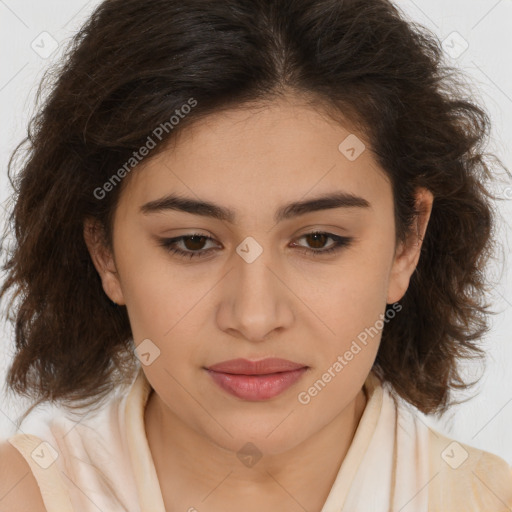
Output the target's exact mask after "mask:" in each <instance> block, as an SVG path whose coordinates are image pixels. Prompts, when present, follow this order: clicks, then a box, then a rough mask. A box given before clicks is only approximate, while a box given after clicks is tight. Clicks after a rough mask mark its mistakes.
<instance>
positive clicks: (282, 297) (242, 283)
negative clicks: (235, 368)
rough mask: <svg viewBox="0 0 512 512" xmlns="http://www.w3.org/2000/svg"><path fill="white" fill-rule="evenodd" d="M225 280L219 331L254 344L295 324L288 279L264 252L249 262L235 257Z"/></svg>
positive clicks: (267, 253) (219, 316)
mask: <svg viewBox="0 0 512 512" xmlns="http://www.w3.org/2000/svg"><path fill="white" fill-rule="evenodd" d="M233 260H234V261H233V264H234V268H233V269H232V270H231V272H229V273H228V275H227V276H226V280H225V282H224V283H223V288H222V294H223V295H222V300H221V304H220V307H219V310H218V314H217V323H218V326H219V328H220V329H222V330H224V331H225V332H228V333H230V334H231V335H234V336H237V337H239V338H245V339H247V340H249V341H251V342H259V341H264V340H265V339H267V338H268V337H269V336H270V335H271V334H272V332H273V331H276V332H280V331H283V330H285V329H287V328H289V327H290V326H291V325H292V323H293V320H294V312H293V298H292V297H293V293H292V292H291V291H290V289H289V288H288V287H287V286H286V276H285V275H284V271H283V270H281V269H280V267H279V265H278V264H277V263H276V262H275V261H274V262H272V261H271V258H270V251H263V252H262V253H261V254H260V255H259V256H258V257H257V258H256V259H255V260H254V261H252V262H248V261H246V260H244V259H243V257H240V256H238V254H237V255H235V257H234V258H233Z"/></svg>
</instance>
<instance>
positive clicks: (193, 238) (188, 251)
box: [160, 233, 214, 259]
mask: <svg viewBox="0 0 512 512" xmlns="http://www.w3.org/2000/svg"><path fill="white" fill-rule="evenodd" d="M213 240H214V239H213V238H212V237H210V236H206V235H201V234H199V233H193V234H190V235H183V236H178V237H176V238H164V239H162V240H161V242H160V244H161V245H162V246H163V247H165V248H166V249H167V250H168V251H169V252H170V253H171V254H177V255H178V256H183V257H188V258H190V259H191V258H197V257H199V258H201V257H204V256H206V255H208V254H210V253H211V252H212V248H210V249H207V250H203V248H204V243H205V242H208V241H213ZM179 243H181V244H183V246H184V248H185V249H180V248H178V247H177V244H179Z"/></svg>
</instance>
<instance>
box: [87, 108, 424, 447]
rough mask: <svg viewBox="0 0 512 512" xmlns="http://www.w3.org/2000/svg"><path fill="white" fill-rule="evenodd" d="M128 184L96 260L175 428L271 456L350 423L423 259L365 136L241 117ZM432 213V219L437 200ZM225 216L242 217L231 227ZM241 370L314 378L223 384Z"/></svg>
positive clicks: (316, 121) (282, 117)
mask: <svg viewBox="0 0 512 512" xmlns="http://www.w3.org/2000/svg"><path fill="white" fill-rule="evenodd" d="M347 137H349V138H348V139H347ZM126 179H127V180H128V181H127V182H126V183H125V185H126V188H125V189H124V190H123V193H122V195H121V198H120V202H119V205H118V209H117V211H116V214H115V219H114V236H113V249H114V250H113V258H112V259H109V258H108V257H107V258H106V259H104V260H101V259H98V258H97V257H95V256H94V249H92V254H93V259H95V264H96V266H97V268H98V270H99V272H100V274H101V276H102V280H103V286H104V289H105V291H106V293H107V294H108V295H109V296H110V298H111V299H112V300H114V301H115V302H117V303H118V304H125V305H126V308H127V311H128V315H129V319H130V323H131V327H132V332H133V338H134V341H135V344H136V345H139V344H141V343H143V344H142V345H140V354H139V355H140V357H141V362H142V363H143V369H144V372H145V374H146V376H147V378H148V380H149V382H150V383H151V385H152V387H153V388H154V390H155V392H156V394H157V396H158V398H159V399H160V400H161V401H162V403H164V404H165V406H167V407H168V409H169V411H170V412H171V414H172V415H173V416H174V417H175V418H177V419H179V421H180V422H183V424H185V425H186V426H188V427H190V428H191V429H193V430H194V431H195V432H196V433H199V434H200V435H202V436H204V437H206V438H208V439H209V440H212V441H213V442H215V443H216V444H217V445H220V446H223V447H225V448H228V449H233V450H237V449H239V448H240V446H242V445H243V444H244V443H245V442H248V441H251V442H252V443H253V444H255V445H256V446H257V447H258V448H259V449H260V450H261V451H263V452H267V453H279V452H281V451H285V450H287V449H290V448H292V447H293V446H296V445H298V444H299V443H301V442H302V441H304V440H305V439H307V438H309V437H310V436H312V435H314V434H315V433H317V432H319V431H320V430H321V429H322V428H323V427H324V426H325V425H327V424H328V423H329V422H331V421H332V420H333V419H335V418H336V417H338V416H339V415H341V414H343V412H344V411H346V410H347V408H348V407H349V406H350V404H352V403H353V402H354V401H355V399H356V397H357V396H358V394H360V390H361V387H362V385H363V383H364V381H365V379H366V377H367V375H368V373H369V371H370V369H371V367H372V364H373V362H374V359H375V357H376V354H377V349H378V347H379V342H380V337H381V330H382V326H383V325H384V324H385V323H387V322H388V321H391V322H392V321H393V320H392V319H388V318H387V317H384V313H385V308H386V304H387V303H390V304H391V303H394V302H396V301H398V300H400V298H401V297H402V296H403V295H404V293H405V291H406V289H407V286H408V283H409V277H410V275H411V274H412V272H413V270H414V267H415V265H416V263H417V260H418V257H419V250H420V246H419V245H416V244H415V242H414V241H413V242H412V243H411V244H410V245H399V246H397V247H396V252H395V226H394V216H393V197H392V189H391V184H390V182H389V181H388V179H387V178H386V176H385V174H384V172H383V171H382V170H381V169H380V168H379V166H378V165H377V164H376V162H375V161H374V159H373V157H372V154H371V153H370V150H369V149H368V148H366V149H364V147H363V146H362V142H361V141H360V140H358V139H357V138H356V136H355V135H354V134H353V133H352V132H351V130H350V128H349V127H342V126H340V125H339V124H335V123H334V122H332V121H328V120H326V119H325V118H324V117H322V116H321V115H320V114H319V113H317V112H316V111H314V110H312V109H310V108H308V107H306V106H303V105H302V104H301V103H299V102H297V101H292V100H287V101H284V100H281V101H279V102H275V103H273V104H272V105H271V106H268V107H266V108H263V109H262V108H260V109H254V110H231V111H229V112H226V113H222V114H215V115H213V116H211V117H209V118H207V119H205V120H203V121H200V122H199V123H197V124H195V125H193V126H191V127H189V128H187V129H186V130H184V131H183V132H182V133H181V134H180V136H179V138H178V139H177V140H176V143H175V145H173V146H172V147H171V146H169V148H168V149H167V150H166V151H165V152H163V153H161V154H160V155H159V156H158V157H156V158H154V159H152V160H148V161H147V162H142V163H141V164H139V167H138V168H137V169H136V170H134V171H133V174H132V175H130V176H129V178H126ZM171 195H173V196H177V197H179V198H180V199H181V200H182V201H184V200H186V201H187V203H186V204H185V206H186V208H185V207H183V208H180V207H179V206H176V205H177V203H176V202H174V203H173V202H172V201H171V200H167V199H169V197H170V196H171ZM344 195H346V196H347V197H348V196H350V197H357V198H359V199H352V200H345V202H344V201H343V196H344ZM334 196H336V197H334ZM327 197H329V199H323V200H322V198H327ZM333 197H334V199H333ZM418 197H419V199H420V200H424V201H426V204H427V205H428V206H430V203H429V201H431V196H430V195H429V194H428V193H426V192H425V193H424V194H423V195H419V196H418ZM322 201H324V202H322ZM202 203H208V204H215V205H216V206H215V207H208V206H206V205H202ZM173 204H174V207H173ZM292 204H294V206H290V205H292ZM301 205H302V206H301ZM182 206H183V205H182ZM192 210H193V211H192ZM225 210H226V211H227V210H229V212H231V215H232V217H229V218H227V217H226V218H222V219H221V218H220V213H219V212H221V211H222V212H224V211H225ZM427 221H428V213H427V215H426V216H425V218H424V219H423V220H421V219H420V224H419V225H418V230H419V232H420V233H422V232H424V229H425V226H426V222H427ZM314 232H318V233H322V234H321V235H316V236H315V235H311V233H314ZM192 235H196V238H188V239H181V240H179V237H185V236H188V237H191V236H192ZM203 237H205V238H203ZM206 237H210V238H211V240H210V239H208V238H206ZM331 237H332V238H331ZM171 238H173V239H174V238H176V239H178V240H177V241H175V242H174V244H172V242H169V239H171ZM338 242H340V245H339V247H337V248H336V249H335V250H334V251H332V252H327V249H331V248H335V247H336V246H337V245H338ZM166 243H167V244H171V245H168V246H166ZM89 245H90V244H89ZM90 247H91V245H90ZM172 249H177V250H181V251H185V252H186V254H184V255H180V254H176V253H172V252H171V250H172ZM322 251H325V252H324V254H322ZM191 255H193V257H191ZM396 315H400V312H399V307H398V308H397V310H396ZM383 320H385V321H383ZM237 358H243V359H247V360H252V361H254V360H262V359H265V358H281V359H285V360H289V361H292V362H294V363H298V364H299V366H300V367H305V368H306V369H305V370H299V371H296V372H293V373H286V374H281V377H283V378H282V379H281V380H279V377H275V376H274V377H269V376H268V375H267V377H262V376H260V377H257V376H253V377H230V376H229V375H225V374H222V372H221V373H219V374H214V373H211V372H210V371H209V370H208V368H209V367H211V366H212V365H215V364H217V363H220V362H223V361H227V360H232V359H237ZM260 370H262V369H261V368H260ZM262 371H264V370H262ZM267 373H268V372H267ZM215 375H216V377H217V378H213V377H214V376H215ZM285 377H286V378H285ZM292 377H295V378H292ZM257 379H260V380H257ZM287 379H289V380H287ZM283 380H286V381H287V382H288V387H286V386H285V385H283V384H282V382H283ZM276 381H279V382H276ZM218 382H223V383H224V384H225V385H226V386H228V387H230V386H231V391H229V390H227V389H226V388H224V387H222V386H221V385H219V383H218ZM315 383H316V384H315ZM233 389H234V391H233Z"/></svg>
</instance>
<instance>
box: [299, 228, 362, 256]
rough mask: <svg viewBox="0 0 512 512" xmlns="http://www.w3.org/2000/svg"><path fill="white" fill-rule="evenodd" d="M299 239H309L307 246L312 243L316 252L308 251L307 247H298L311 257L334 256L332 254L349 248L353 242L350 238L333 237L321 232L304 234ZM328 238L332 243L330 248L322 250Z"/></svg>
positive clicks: (330, 234) (313, 250)
mask: <svg viewBox="0 0 512 512" xmlns="http://www.w3.org/2000/svg"><path fill="white" fill-rule="evenodd" d="M301 238H305V239H309V240H308V244H310V245H311V243H312V244H313V247H315V249H317V250H315V249H310V248H308V247H304V246H300V245H299V247H303V250H302V252H304V253H306V254H311V255H313V256H325V255H327V254H334V253H336V252H338V251H339V250H341V249H342V248H343V247H347V246H349V245H350V244H351V242H352V240H353V238H352V237H346V236H338V235H334V234H332V233H325V232H323V231H313V232H311V233H306V234H304V235H302V236H301V237H300V238H299V240H300V239H301ZM329 238H330V239H331V240H333V241H334V243H332V244H331V246H330V247H328V248H327V249H322V247H323V246H324V245H325V242H326V241H327V240H328V239H329ZM319 247H320V249H319Z"/></svg>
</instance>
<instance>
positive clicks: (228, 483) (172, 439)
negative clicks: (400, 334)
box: [144, 390, 367, 512]
mask: <svg viewBox="0 0 512 512" xmlns="http://www.w3.org/2000/svg"><path fill="white" fill-rule="evenodd" d="M366 402H367V398H366V394H365V392H364V390H360V392H359V393H358V394H357V396H356V398H355V399H354V400H353V401H352V402H351V403H350V404H349V405H348V406H347V407H346V408H345V409H344V410H343V411H342V412H341V413H340V414H338V415H337V416H335V417H334V418H333V419H332V420H331V421H330V422H328V423H327V424H326V425H325V426H324V427H323V428H322V429H321V430H319V431H317V432H315V433H314V434H313V435H312V436H311V437H309V438H307V439H306V440H304V441H303V442H301V443H299V444H298V445H296V446H294V447H293V448H292V449H290V450H288V451H285V452H281V453H278V454H276V455H270V454H268V455H267V454H265V455H263V456H262V457H261V459H260V460H258V461H257V463H256V464H254V465H253V466H245V465H244V464H241V463H240V459H239V458H238V457H237V453H236V452H235V451H231V450H227V449H226V448H224V447H222V446H219V445H218V444H216V443H215V442H213V441H212V440H211V439H210V438H208V437H206V436H205V435H202V433H201V432H198V431H196V430H194V429H193V428H191V427H190V426H189V425H188V424H187V423H185V422H183V421H182V420H181V419H180V418H179V417H178V416H176V415H175V414H174V413H173V412H172V411H171V410H170V409H169V408H168V407H167V406H166V405H165V403H163V402H162V401H161V399H160V398H159V396H158V395H157V394H156V393H155V392H154V390H153V391H152V392H151V394H150V396H149V398H148V402H147V405H146V409H145V415H144V421H145V427H146V434H147V438H148V444H149V447H150V450H151V453H152V457H153V461H154V464H155V469H156V472H157V475H158V479H159V482H160V487H161V490H162V495H163V498H164V503H165V505H166V510H167V511H168V512H173V511H175V510H176V511H177V510H189V509H191V510H194V508H193V507H192V508H191V504H194V503H195V504H196V505H197V506H198V507H199V508H198V510H201V504H202V503H201V502H200V501H199V500H198V497H200V498H201V499H202V500H205V504H206V506H207V507H208V511H209V512H215V511H217V510H223V511H225V512H227V511H228V510H235V509H236V510H240V509H241V508H242V509H247V502H248V501H247V500H248V499H249V500H250V501H249V502H250V503H251V504H252V505H253V506H254V507H255V508H254V510H257V509H262V508H265V507H267V509H268V507H270V509H271V510H273V509H276V510H278V509H286V510H292V509H293V508H290V507H292V504H293V503H294V501H295V506H296V507H298V508H297V510H300V507H299V505H298V504H297V503H300V505H301V506H302V507H303V508H305V509H306V510H309V511H314V510H318V511H320V510H321V508H322V505H323V503H324V502H325V500H326V499H327V496H328V494H329V491H330V489H331V487H332V484H333V483H334V480H335V478H336V475H337V473H338V471H339V468H340V465H341V463H342V462H343V460H344V458H345V456H346V454H347V451H348V449H349V447H350V444H351V443H352V440H353V437H354V434H355V431H356V429H357V426H358V424H359V421H360V419H361V416H362V414H363V411H364V408H365V406H366ZM170 433H172V435H170ZM241 444H242V445H243V444H244V443H243V442H242V443H241ZM180 507H184V508H180ZM272 507H273V508H272ZM293 510H295V509H293Z"/></svg>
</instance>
